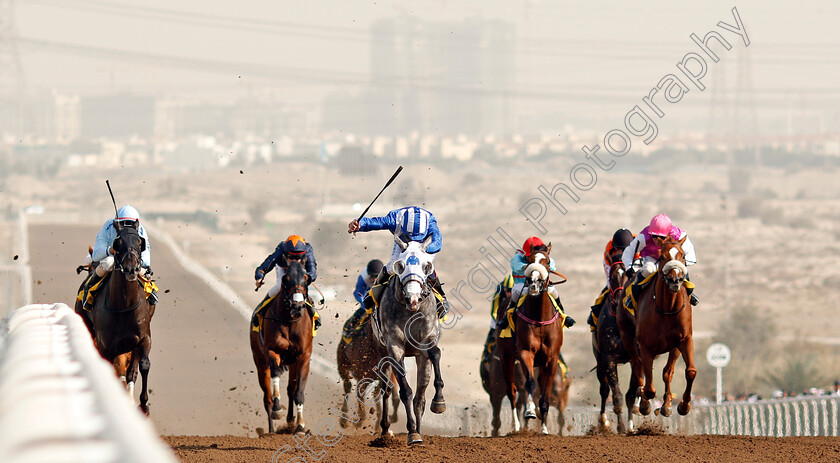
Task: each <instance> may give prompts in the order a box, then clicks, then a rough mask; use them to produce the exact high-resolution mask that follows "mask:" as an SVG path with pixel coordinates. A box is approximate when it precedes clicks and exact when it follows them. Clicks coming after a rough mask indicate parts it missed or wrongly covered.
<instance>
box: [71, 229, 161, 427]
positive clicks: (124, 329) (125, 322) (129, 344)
mask: <svg viewBox="0 0 840 463" xmlns="http://www.w3.org/2000/svg"><path fill="white" fill-rule="evenodd" d="M114 228H115V229H116V231H117V238H116V239H114V243H113V244H112V246H111V249H112V252H113V253H114V262H115V263H114V269H113V270H112V271H111V272H110V273H109V274H108V275H106V276H105V277H103V281H102V283H101V284H100V288H99V290H98V294H97V296H96V297H95V298H94V305H93V309H92V310H90V311H87V310H85V309H84V308H83V302H82V301H79V300H77V301H76V313H77V314H79V315H81V316H82V318H83V320H84V321H85V324H86V325H87V327H88V329H89V330H90V332H91V336H92V337H93V341H94V345H95V346H96V348H97V350H98V351H99V354H100V355H101V356H102V357H103V358H104V359H105V360H107V361H108V362H110V363H111V364H112V365H114V367H115V369H116V372H117V374H118V375H120V376H121V377H125V380H126V383H127V386H128V390H129V393H130V394H131V395H132V398H133V393H134V383H135V381H136V379H137V371H138V369H139V371H140V375H141V377H142V378H143V387H142V389H141V391H140V409H141V410H142V411H143V413H146V414H148V413H149V405H148V401H149V392H148V390H149V387H148V386H149V384H148V383H149V381H148V380H149V369H150V367H151V362H150V360H149V352H150V351H151V348H152V332H151V326H150V325H151V321H152V316H153V315H154V309H155V306H154V305H149V302H148V301H147V300H146V292H145V290H144V289H143V282H142V281H141V280H140V278H139V275H140V263H141V258H140V255H141V253H142V252H143V250H144V249H145V246H146V240H145V239H143V238H142V237H141V236H140V234H139V233H138V232H137V229H136V228H134V227H123V226H121V225H120V224H119V223H118V222H116V221H115V222H114ZM105 279H107V281H106V280H105Z"/></svg>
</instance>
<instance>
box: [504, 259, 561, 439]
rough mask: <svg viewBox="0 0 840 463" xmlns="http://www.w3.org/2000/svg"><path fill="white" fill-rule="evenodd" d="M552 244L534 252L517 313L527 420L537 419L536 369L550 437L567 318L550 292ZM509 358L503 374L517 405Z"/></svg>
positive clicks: (543, 418) (542, 415) (542, 416)
mask: <svg viewBox="0 0 840 463" xmlns="http://www.w3.org/2000/svg"><path fill="white" fill-rule="evenodd" d="M550 252H551V244H550V243H549V244H548V246H546V248H545V250H536V249H535V250H534V251H533V252H532V260H533V263H531V264H529V265H528V266H527V267H526V268H525V272H524V276H525V282H526V284H527V291H528V292H527V294H526V295H525V298H524V301H523V302H522V304H521V305H520V306H519V307H518V308H517V309H516V311H515V319H514V322H515V325H516V330H515V331H516V333H515V337H516V349H515V351H516V360H519V364H520V367H521V368H522V370H523V373H524V374H525V390H526V392H527V394H528V400H527V402H526V405H525V413H524V416H525V419H526V420H531V419H535V418H537V414H536V410H535V408H536V407H535V405H534V399H533V397H534V395H535V393H536V388H537V382H536V379H535V375H534V368H535V367H538V368H539V370H540V372H542V373H545V374H542V375H540V378H539V386H540V391H541V392H542V393H541V394H540V396H539V397H540V399H539V406H540V408H539V411H540V415H539V418H540V420H541V421H542V427H541V432H542V433H543V434H548V426H547V425H546V421H547V418H548V407H549V400H548V397H549V394H548V393H546V391H551V390H552V386H553V383H554V376H555V374H556V372H557V358H558V357H559V355H560V347H561V346H562V345H563V316H562V314H561V313H560V311H559V310H558V309H557V307H556V306H555V302H554V298H553V297H552V296H551V294H550V293H549V291H548V288H549V285H550V284H551V283H550V281H549V272H550V270H549V253H550ZM512 360H513V359H511V358H510V356H508V355H503V365H504V366H503V373H504V378H505V385H506V386H507V389H508V391H507V392H508V394H507V395H508V398H509V399H510V400H511V403H512V404H515V403H516V400H515V399H516V387H515V384H514V381H515V377H514V374H515V365H514V363H513V361H512Z"/></svg>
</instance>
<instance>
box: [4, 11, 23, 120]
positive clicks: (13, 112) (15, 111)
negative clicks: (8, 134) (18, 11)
mask: <svg viewBox="0 0 840 463" xmlns="http://www.w3.org/2000/svg"><path fill="white" fill-rule="evenodd" d="M14 13H15V0H0V111H2V110H3V107H5V108H6V109H5V110H6V111H8V113H9V115H10V116H11V117H12V118H13V121H14V122H13V124H12V125H11V126H10V127H11V130H14V132H15V134H16V135H21V134H22V133H23V132H24V130H27V129H29V128H30V127H27V124H26V123H25V107H24V99H25V95H26V83H25V80H24V76H23V66H21V64H20V54H19V53H18V48H17V27H16V26H15V14H14Z"/></svg>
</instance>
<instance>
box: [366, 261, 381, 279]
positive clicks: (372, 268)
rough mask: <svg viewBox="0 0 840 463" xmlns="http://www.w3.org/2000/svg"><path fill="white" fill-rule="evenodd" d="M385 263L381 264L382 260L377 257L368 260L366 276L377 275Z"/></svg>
mask: <svg viewBox="0 0 840 463" xmlns="http://www.w3.org/2000/svg"><path fill="white" fill-rule="evenodd" d="M384 266H385V265H383V264H382V261H381V260H379V259H373V260H372V261H370V262H368V264H367V274H368V276H376V275H379V272H381V271H382V268H383V267H384Z"/></svg>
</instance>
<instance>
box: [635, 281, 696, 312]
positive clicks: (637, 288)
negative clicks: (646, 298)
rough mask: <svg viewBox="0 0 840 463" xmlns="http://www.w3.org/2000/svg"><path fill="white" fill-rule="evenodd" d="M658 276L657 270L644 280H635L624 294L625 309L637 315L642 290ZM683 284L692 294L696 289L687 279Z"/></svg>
mask: <svg viewBox="0 0 840 463" xmlns="http://www.w3.org/2000/svg"><path fill="white" fill-rule="evenodd" d="M654 276H656V272H654V273H651V274H650V275H648V276H647V278H645V279H644V280H642V281H640V282H635V283H633V284H631V285H630V288H628V290H627V295H626V296H624V303H623V305H624V309H625V310H626V311H627V312H629V313H630V315H632V316H634V317H635V316H636V307H638V304H637V300H638V298H639V296H641V294H642V291H644V290H646V289H647V288H648V286H650V282H651V281H652V280H653V277H654ZM683 286H685V288H686V289H687V290H688V294H691V292H692V291H694V283H692V282H690V281H688V280H685V281H683Z"/></svg>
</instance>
